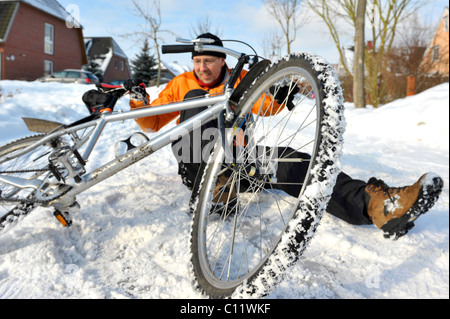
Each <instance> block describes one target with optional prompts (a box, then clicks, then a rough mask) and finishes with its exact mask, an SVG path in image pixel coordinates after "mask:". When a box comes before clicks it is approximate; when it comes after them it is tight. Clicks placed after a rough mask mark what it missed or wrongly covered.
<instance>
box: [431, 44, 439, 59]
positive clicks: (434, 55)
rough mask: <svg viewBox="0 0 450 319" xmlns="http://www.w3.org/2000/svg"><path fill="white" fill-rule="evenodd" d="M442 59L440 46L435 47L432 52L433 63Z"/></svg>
mask: <svg viewBox="0 0 450 319" xmlns="http://www.w3.org/2000/svg"><path fill="white" fill-rule="evenodd" d="M440 59H441V56H440V52H439V45H435V46H433V48H432V50H431V62H436V61H439V60H440Z"/></svg>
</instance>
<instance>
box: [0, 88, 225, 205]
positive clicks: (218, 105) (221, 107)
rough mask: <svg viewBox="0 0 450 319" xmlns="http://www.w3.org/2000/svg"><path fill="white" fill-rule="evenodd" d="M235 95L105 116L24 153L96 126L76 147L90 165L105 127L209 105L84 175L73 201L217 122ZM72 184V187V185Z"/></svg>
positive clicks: (23, 183) (20, 183) (22, 182)
mask: <svg viewBox="0 0 450 319" xmlns="http://www.w3.org/2000/svg"><path fill="white" fill-rule="evenodd" d="M232 92H233V90H231V89H230V90H227V91H226V92H225V93H224V94H223V95H220V96H216V97H208V96H206V97H204V98H199V99H195V100H191V101H185V102H178V103H172V104H168V105H164V106H155V107H149V108H144V109H139V110H132V111H129V112H125V113H118V114H111V113H104V114H102V115H101V117H100V118H98V119H96V120H92V121H89V122H87V123H84V124H80V125H77V126H74V127H70V128H66V129H62V130H58V131H56V132H54V133H50V134H49V135H47V136H45V137H43V138H42V139H41V140H40V141H38V142H36V143H35V144H33V145H30V146H29V147H27V148H26V149H24V150H23V151H21V152H20V153H21V154H22V153H23V154H26V153H27V152H29V151H31V150H33V149H34V148H36V147H38V146H40V145H44V144H46V143H50V142H51V141H54V140H55V139H58V138H59V137H61V136H63V135H67V134H73V133H75V132H77V131H79V130H82V129H86V128H91V127H93V128H94V129H93V131H92V132H90V133H89V134H88V136H87V137H85V138H83V140H80V141H79V142H78V143H77V144H76V145H75V148H76V149H77V150H78V149H80V148H81V147H82V146H84V145H85V148H84V150H83V152H82V153H81V154H80V155H81V157H82V158H83V160H84V161H85V162H87V161H88V159H89V156H90V154H91V152H92V150H93V149H94V148H95V145H96V143H97V141H98V139H99V137H100V135H101V134H102V132H103V130H104V128H105V126H106V125H107V124H109V123H113V122H119V121H124V120H131V119H137V118H141V117H147V116H153V115H160V114H165V113H171V112H175V111H184V110H189V109H193V108H199V107H205V106H209V107H208V109H206V110H204V111H203V112H201V113H199V114H197V115H196V116H194V117H192V118H190V119H189V120H187V121H185V122H183V123H181V124H179V125H177V126H175V127H173V128H171V129H170V130H168V131H166V132H164V133H162V134H160V135H158V136H157V137H155V138H153V139H150V140H149V141H148V142H147V143H145V144H143V145H141V146H139V147H138V148H135V149H132V150H130V151H128V152H127V153H125V154H123V155H121V156H119V157H118V158H116V159H115V160H113V161H111V162H109V163H107V164H105V165H103V166H101V167H99V168H97V169H95V170H94V171H92V172H90V173H87V174H85V175H83V176H81V179H80V180H78V181H77V182H76V183H72V185H71V186H73V187H72V189H71V190H70V191H69V192H68V193H66V194H65V195H64V196H63V197H64V198H73V197H74V196H76V195H78V194H80V193H82V192H84V191H85V190H87V189H89V188H90V187H92V186H94V185H96V184H98V183H100V182H102V181H104V180H105V179H107V178H109V177H111V176H113V175H114V174H116V173H118V172H119V171H121V170H123V169H125V168H127V167H129V166H130V165H132V164H134V163H136V162H138V161H139V160H141V159H143V158H145V157H147V156H149V155H151V154H153V153H154V152H156V151H158V150H159V149H161V148H163V147H165V146H167V145H169V144H170V143H172V142H173V138H172V137H173V136H177V137H179V136H182V135H184V134H186V133H189V132H191V131H193V130H194V128H196V127H197V126H198V123H202V124H205V123H208V122H210V121H212V120H214V119H217V118H218V117H220V116H221V112H222V111H226V109H227V105H228V99H229V97H230V96H231V94H232ZM21 154H19V155H21ZM16 155H17V154H16ZM4 160H5V161H7V160H9V158H8V157H6V158H4ZM0 181H1V182H5V183H9V184H13V185H14V186H16V187H20V188H30V187H31V188H37V186H38V185H40V184H41V183H42V181H40V180H38V179H36V180H28V179H20V178H11V177H9V176H2V175H0ZM68 184H69V185H70V183H68ZM60 200H61V199H58V200H56V201H60Z"/></svg>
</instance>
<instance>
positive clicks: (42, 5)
mask: <svg viewBox="0 0 450 319" xmlns="http://www.w3.org/2000/svg"><path fill="white" fill-rule="evenodd" d="M68 16H69V15H68V13H67V12H66V10H65V9H64V8H63V7H62V6H61V5H60V4H59V3H58V1H56V0H19V1H10V0H0V79H2V80H27V81H33V80H35V79H37V78H39V77H41V76H43V75H45V74H48V73H52V72H54V71H60V70H63V69H81V67H82V65H83V64H86V63H87V58H86V51H85V48H84V41H83V31H82V29H81V28H73V27H70V28H69V27H68V26H67V25H66V20H68V18H67V17H68Z"/></svg>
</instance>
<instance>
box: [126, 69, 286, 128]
mask: <svg viewBox="0 0 450 319" xmlns="http://www.w3.org/2000/svg"><path fill="white" fill-rule="evenodd" d="M229 73H230V70H228V74H229ZM246 74H247V71H242V73H241V75H240V76H239V79H238V80H237V83H236V86H237V85H238V84H239V82H240V81H241V80H242V78H244V76H245V75H246ZM228 78H229V77H228V76H226V77H225V81H224V82H222V83H221V84H219V85H218V86H216V87H213V88H207V87H202V86H201V85H200V84H199V82H198V80H197V77H196V75H195V73H194V72H193V71H192V72H186V73H183V74H181V75H179V76H177V77H175V78H174V79H172V81H170V82H169V83H168V84H167V86H166V88H165V89H164V90H163V91H162V92H161V93H160V94H159V97H158V98H157V99H156V100H154V101H153V102H152V104H151V105H150V107H152V106H160V105H165V104H169V103H173V102H181V101H183V99H184V97H185V96H186V94H187V93H188V92H189V91H192V90H196V89H200V90H205V91H208V92H209V94H211V95H216V94H223V89H224V87H225V84H226V81H228ZM261 98H264V96H262V97H261ZM148 100H149V96H147V101H134V100H130V107H131V109H136V108H142V107H145V106H146V105H148ZM271 101H272V97H269V98H266V100H265V102H264V105H263V108H262V111H261V116H270V115H273V114H276V113H278V112H280V111H281V110H282V109H283V108H284V105H283V106H280V105H279V104H278V103H276V102H275V101H274V103H271ZM269 108H270V109H269ZM259 110H260V103H255V106H254V107H253V110H252V111H253V113H255V114H257V113H258V112H259ZM179 116H180V112H179V111H177V112H173V113H166V114H161V115H154V116H148V117H142V118H139V119H136V122H137V123H138V125H139V127H140V128H141V129H142V130H143V131H144V132H157V131H159V130H160V129H161V128H162V127H164V126H165V125H167V124H169V123H170V122H172V121H173V120H175V119H176V118H177V117H179Z"/></svg>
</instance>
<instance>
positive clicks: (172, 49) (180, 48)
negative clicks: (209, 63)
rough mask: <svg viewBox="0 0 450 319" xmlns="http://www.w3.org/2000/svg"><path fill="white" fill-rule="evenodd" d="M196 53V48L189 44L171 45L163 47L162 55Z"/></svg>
mask: <svg viewBox="0 0 450 319" xmlns="http://www.w3.org/2000/svg"><path fill="white" fill-rule="evenodd" d="M194 51H195V46H194V45H191V44H188V45H185V44H170V45H163V46H161V52H162V54H168V53H189V52H190V53H192V52H194Z"/></svg>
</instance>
